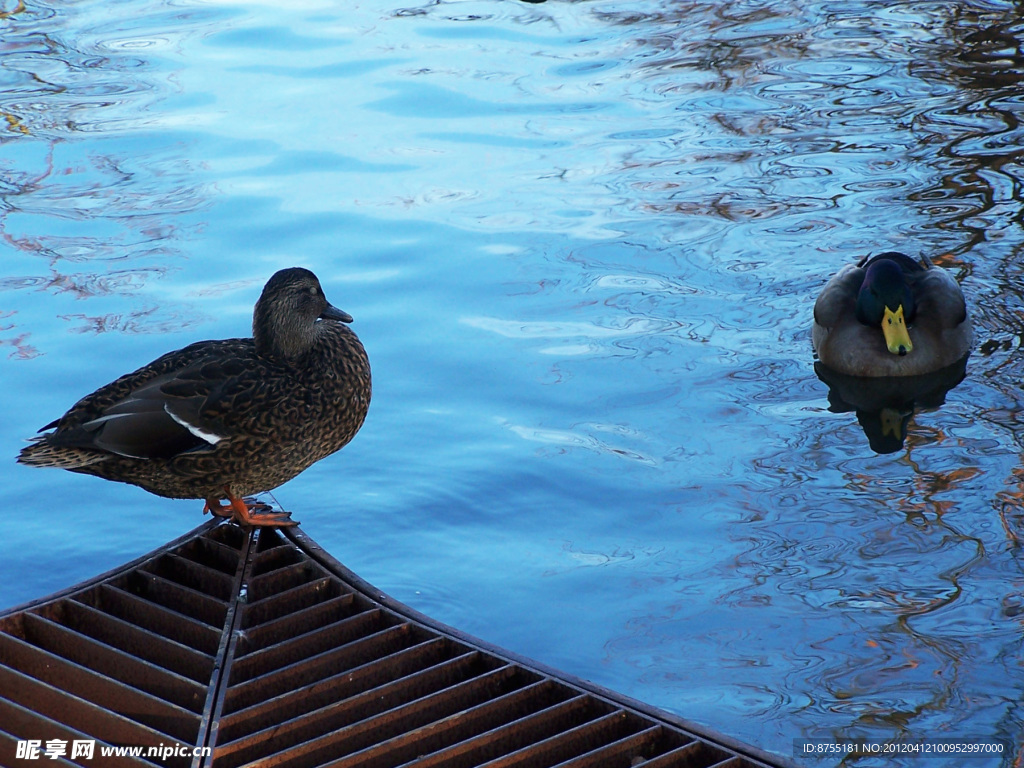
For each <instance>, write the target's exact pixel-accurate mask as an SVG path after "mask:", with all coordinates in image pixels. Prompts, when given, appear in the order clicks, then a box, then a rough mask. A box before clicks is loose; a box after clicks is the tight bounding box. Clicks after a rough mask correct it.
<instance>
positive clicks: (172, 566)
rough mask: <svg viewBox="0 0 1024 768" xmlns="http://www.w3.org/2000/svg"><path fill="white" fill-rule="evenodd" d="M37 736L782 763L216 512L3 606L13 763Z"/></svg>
mask: <svg viewBox="0 0 1024 768" xmlns="http://www.w3.org/2000/svg"><path fill="white" fill-rule="evenodd" d="M26 739H39V740H42V741H43V742H44V743H45V741H47V740H51V739H59V740H65V741H68V742H70V741H72V740H74V739H95V740H96V741H97V742H98V743H103V744H107V745H139V746H156V745H187V746H190V747H191V746H199V747H203V746H208V747H210V750H209V754H208V755H206V756H198V757H194V758H193V757H175V756H171V757H166V756H164V757H163V758H161V757H159V756H156V757H146V756H142V757H120V758H117V762H116V763H111V764H116V765H131V766H152V765H160V766H168V765H174V766H190V767H191V768H238V767H239V766H248V767H249V768H255V766H274V767H275V768H313V766H331V768H342V767H343V766H360V768H377V767H378V766H379V767H380V768H384V767H385V766H402V765H411V764H415V765H416V766H422V767H423V768H429V767H431V766H446V767H448V768H462V767H468V766H484V765H486V766H492V767H493V768H498V767H501V768H511V767H512V766H524V767H528V768H535V767H536V768H543V767H544V766H565V767H569V766H573V767H574V768H575V767H576V766H581V767H582V766H602V768H603V767H604V766H608V767H609V768H615V767H616V766H622V767H623V768H631V767H632V766H637V765H641V764H642V765H644V766H647V767H648V768H663V767H664V766H679V767H685V768H704V767H707V768H710V767H711V766H715V768H741V767H747V766H765V765H778V764H779V762H778V760H776V759H774V758H772V757H770V756H768V755H765V754H763V753H760V752H759V751H758V750H756V749H754V748H750V747H745V746H743V745H740V744H737V743H734V742H731V741H729V740H728V739H726V738H725V737H722V736H720V735H715V734H701V733H698V731H697V729H695V728H693V727H692V726H690V725H689V724H686V723H683V722H682V721H677V720H676V719H675V718H672V717H671V716H669V715H666V714H664V713H659V712H657V711H654V710H650V709H648V708H645V707H644V706H643V705H640V704H638V703H637V702H629V701H626V700H623V699H621V697H617V696H616V695H615V694H613V693H610V692H608V691H603V690H601V689H598V688H596V687H593V686H590V685H589V684H587V683H583V682H581V681H576V680H572V679H568V678H566V677H565V676H563V675H561V674H560V673H557V672H555V671H553V670H547V669H545V668H543V667H541V666H539V665H537V664H535V663H533V662H530V661H528V660H525V659H521V658H518V657H516V656H514V655H511V654H509V653H507V652H505V651H502V650H501V649H497V648H494V647H491V646H488V645H486V644H484V643H482V642H480V641H479V640H476V639H474V638H471V637H468V636H465V635H462V634H461V633H459V632H458V631H457V630H453V629H451V628H448V627H445V626H443V625H440V624H438V623H437V622H434V621H433V620H432V619H429V618H428V617H426V616H423V615H421V614H418V613H416V612H415V611H413V610H412V609H410V608H408V607H406V606H404V605H401V604H399V603H397V602H395V601H392V600H391V599H390V598H388V597H386V596H384V595H381V594H380V593H379V592H378V591H377V590H375V589H374V588H373V587H371V586H370V585H369V584H366V583H365V582H363V581H362V580H361V579H359V577H357V576H355V574H352V573H351V572H349V571H348V570H347V569H345V568H344V567H343V566H342V565H341V564H340V563H337V561H335V560H334V559H333V558H331V557H330V555H328V554H327V553H326V552H324V551H323V550H322V549H321V548H320V547H318V546H317V545H316V544H315V543H314V542H312V541H311V540H310V539H309V538H308V537H306V536H305V535H304V534H303V533H302V532H301V531H300V530H298V529H289V530H287V531H284V532H282V531H278V530H275V529H256V530H252V531H247V530H243V529H241V528H238V527H237V526H234V525H232V524H228V523H220V524H218V523H216V522H211V523H208V524H206V525H204V526H201V527H200V528H198V529H196V531H193V532H192V533H191V534H189V535H188V536H185V537H183V538H182V539H178V540H177V541H174V542H171V543H170V544H168V545H167V546H165V547H164V548H162V549H160V550H158V551H156V552H154V553H152V554H151V555H148V556H146V557H143V558H140V559H139V560H137V561H135V562H133V563H130V564H128V565H127V566H125V567H124V568H122V569H120V570H118V571H115V572H112V573H109V574H105V575H103V576H101V577H98V578H97V579H95V580H93V581H90V582H87V583H85V584H82V585H79V586H77V587H73V588H71V589H69V590H67V591H65V592H63V593H60V594H58V595H55V596H52V597H49V598H46V599H44V600H41V601H38V602H36V603H33V604H30V605H27V606H23V607H21V608H18V609H13V610H11V611H9V612H7V613H5V614H2V615H0V765H4V766H7V765H15V764H21V765H39V762H38V761H35V762H30V761H27V760H15V759H14V756H15V750H16V746H17V742H18V741H19V740H22V741H23V740H26ZM179 751H181V750H179ZM190 751H191V750H190ZM165 754H166V753H165ZM68 758H69V755H64V756H63V757H61V758H59V759H58V760H47V761H46V764H58V765H82V766H95V765H102V764H103V763H102V762H100V761H98V759H97V758H96V757H94V758H93V759H91V760H90V759H85V758H76V759H74V760H70V761H69V759H68Z"/></svg>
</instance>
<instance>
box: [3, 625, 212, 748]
mask: <svg viewBox="0 0 1024 768" xmlns="http://www.w3.org/2000/svg"><path fill="white" fill-rule="evenodd" d="M0 658H3V660H4V663H5V664H7V665H8V666H9V667H12V668H14V669H17V670H18V671H19V672H21V673H24V674H27V675H31V676H32V677H34V678H36V679H37V680H39V681H41V682H44V683H46V684H47V685H50V686H53V687H55V688H59V689H60V690H62V691H66V692H67V693H68V694H71V695H73V696H77V697H80V698H82V699H84V700H86V701H89V702H92V703H94V704H96V705H97V706H98V707H102V708H103V709H105V710H108V711H109V712H112V713H113V712H125V711H127V712H131V713H132V717H133V719H135V720H136V721H137V722H139V723H141V724H142V725H145V726H148V727H151V728H153V729H155V730H157V729H158V730H159V731H161V732H162V733H165V734H168V735H169V736H173V737H175V738H178V739H181V740H184V741H190V740H191V739H192V738H193V737H194V736H195V732H196V725H197V723H198V720H199V718H198V716H197V715H196V714H195V713H194V712H189V711H188V710H185V709H182V708H181V707H179V706H177V705H175V704H171V703H170V702H167V701H164V700H163V699H158V698H156V697H155V696H152V695H150V694H148V693H146V692H144V691H140V690H139V689H137V688H133V687H131V686H128V685H125V684H123V683H120V682H118V681H116V680H112V679H111V678H109V677H107V676H106V675H103V674H100V673H99V672H96V671H94V670H92V669H88V668H86V667H84V666H82V665H81V664H77V663H75V662H73V661H70V660H68V659H65V658H62V657H61V656H57V655H56V654H54V653H51V652H50V651H47V650H44V649H43V648H40V647H38V646H35V645H31V644H29V643H27V642H25V641H24V640H21V639H18V638H16V637H12V636H11V635H8V634H5V633H0ZM0 692H2V693H3V694H4V695H6V696H8V698H15V696H14V694H13V693H11V692H9V691H8V690H7V689H6V688H4V687H2V686H0Z"/></svg>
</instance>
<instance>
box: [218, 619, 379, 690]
mask: <svg viewBox="0 0 1024 768" xmlns="http://www.w3.org/2000/svg"><path fill="white" fill-rule="evenodd" d="M395 622H396V619H394V618H393V617H391V616H388V615H386V614H385V613H384V612H383V611H381V610H376V611H365V612H364V613H357V614H356V615H355V616H349V617H347V618H343V619H341V620H339V621H336V622H334V623H333V624H328V625H327V626H325V627H320V628H319V629H316V630H313V631H312V632H307V633H305V634H301V635H297V636H294V637H291V638H289V639H288V640H283V641H281V642H279V643H276V644H274V645H269V646H266V647H264V648H260V649H258V650H254V651H252V652H250V653H247V654H245V655H243V656H241V657H240V658H238V659H236V660H235V663H234V671H233V673H232V676H231V681H232V683H240V682H244V681H245V680H249V679H250V678H253V677H256V676H257V675H263V674H266V673H268V672H272V671H273V670H275V669H280V668H281V667H284V666H287V665H289V664H294V663H296V662H298V661H302V660H303V659H306V658H309V657H310V656H315V655H317V654H319V653H324V652H325V651H329V650H331V649H332V648H335V647H337V646H339V645H344V644H346V643H351V642H353V641H355V640H358V639H359V638H361V637H366V636H367V635H372V634H375V633H377V632H380V631H382V630H384V629H386V628H387V627H388V626H394V624H395Z"/></svg>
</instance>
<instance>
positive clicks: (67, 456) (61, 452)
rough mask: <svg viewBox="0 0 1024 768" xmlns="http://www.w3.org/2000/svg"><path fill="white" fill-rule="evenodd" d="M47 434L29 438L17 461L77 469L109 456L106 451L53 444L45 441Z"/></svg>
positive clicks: (39, 465) (41, 465)
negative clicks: (28, 443) (28, 442)
mask: <svg viewBox="0 0 1024 768" xmlns="http://www.w3.org/2000/svg"><path fill="white" fill-rule="evenodd" d="M47 437H48V435H40V436H39V437H33V438H32V439H31V441H30V442H31V445H28V446H26V447H24V448H22V449H21V453H19V454H18V463H19V464H27V465H28V466H30V467H57V468H59V469H78V468H79V467H87V466H89V465H90V464H98V463H99V462H101V461H105V460H107V459H109V458H110V454H108V453H100V452H98V451H91V450H89V449H87V448H70V447H67V446H62V445H53V444H51V443H49V442H48V441H47V439H46V438H47Z"/></svg>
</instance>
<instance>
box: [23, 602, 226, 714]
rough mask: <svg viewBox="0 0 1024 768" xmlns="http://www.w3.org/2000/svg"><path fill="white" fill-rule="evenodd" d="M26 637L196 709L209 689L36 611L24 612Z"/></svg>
mask: <svg viewBox="0 0 1024 768" xmlns="http://www.w3.org/2000/svg"><path fill="white" fill-rule="evenodd" d="M25 639H26V640H27V641H28V642H31V643H32V644H33V645H35V646H38V647H40V648H43V649H45V650H48V651H50V652H51V653H53V654H55V655H58V656H60V657H61V658H64V659H67V660H68V661H73V662H74V663H76V664H79V665H81V666H83V667H87V668H88V669H91V670H94V671H96V672H99V673H100V674H102V675H105V676H107V677H109V678H111V679H112V680H117V681H120V682H122V683H124V684H125V685H129V686H131V687H133V688H136V689H138V690H141V691H146V692H147V693H150V694H153V695H155V696H159V697H160V698H161V699H163V700H164V701H167V702H170V703H172V704H175V705H176V706H178V707H181V708H183V709H186V710H189V711H191V712H196V713H197V712H198V711H199V708H200V707H201V706H202V703H203V698H204V697H205V693H206V689H205V688H203V687H200V686H198V685H196V683H195V682H194V681H193V680H189V679H188V678H184V677H181V676H180V675H176V674H174V673H173V672H169V671H168V670H166V669H162V668H161V667H158V666H156V665H155V664H151V663H150V662H148V661H146V660H145V659H142V658H139V657H137V656H132V655H130V654H127V653H125V652H123V651H121V650H118V649H116V648H112V647H110V646H109V645H107V644H105V643H102V642H100V641H98V640H95V639H93V638H91V637H89V636H88V635H83V634H81V633H80V632H77V631H75V630H74V629H71V628H69V627H67V626H64V625H62V624H57V623H56V622H53V621H50V620H49V619H45V618H43V617H41V616H37V615H35V614H33V613H26V614H25ZM196 716H197V717H198V714H197V715H196Z"/></svg>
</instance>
